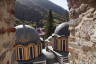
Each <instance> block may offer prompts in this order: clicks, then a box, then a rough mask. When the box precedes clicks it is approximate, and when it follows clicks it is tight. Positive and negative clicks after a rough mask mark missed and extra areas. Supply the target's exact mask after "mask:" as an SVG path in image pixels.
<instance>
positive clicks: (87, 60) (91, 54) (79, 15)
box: [67, 0, 96, 64]
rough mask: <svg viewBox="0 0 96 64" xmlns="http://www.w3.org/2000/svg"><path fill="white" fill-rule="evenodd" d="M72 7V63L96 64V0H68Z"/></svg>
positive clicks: (70, 44) (70, 42)
mask: <svg viewBox="0 0 96 64" xmlns="http://www.w3.org/2000/svg"><path fill="white" fill-rule="evenodd" d="M67 1H68V6H69V9H70V20H73V21H75V22H74V23H73V24H72V25H70V31H71V35H70V39H69V40H70V41H69V46H70V49H69V50H70V55H69V57H70V58H69V59H70V64H96V0H67Z"/></svg>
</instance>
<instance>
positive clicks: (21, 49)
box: [18, 47, 24, 60]
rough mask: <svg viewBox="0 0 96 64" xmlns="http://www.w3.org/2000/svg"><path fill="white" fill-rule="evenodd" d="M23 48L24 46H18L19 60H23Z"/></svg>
mask: <svg viewBox="0 0 96 64" xmlns="http://www.w3.org/2000/svg"><path fill="white" fill-rule="evenodd" d="M23 52H24V50H23V48H22V47H18V59H19V60H23Z"/></svg>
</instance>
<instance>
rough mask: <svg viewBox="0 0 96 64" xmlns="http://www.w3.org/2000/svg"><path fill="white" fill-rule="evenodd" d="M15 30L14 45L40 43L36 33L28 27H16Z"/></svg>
mask: <svg viewBox="0 0 96 64" xmlns="http://www.w3.org/2000/svg"><path fill="white" fill-rule="evenodd" d="M15 28H16V43H17V44H28V43H38V42H39V43H40V36H39V35H38V33H37V31H36V30H35V29H34V28H33V27H31V26H29V25H18V26H16V27H15Z"/></svg>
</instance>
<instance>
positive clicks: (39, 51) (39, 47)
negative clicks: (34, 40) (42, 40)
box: [38, 45, 41, 55]
mask: <svg viewBox="0 0 96 64" xmlns="http://www.w3.org/2000/svg"><path fill="white" fill-rule="evenodd" d="M40 54H41V46H40V45H39V46H38V55H40Z"/></svg>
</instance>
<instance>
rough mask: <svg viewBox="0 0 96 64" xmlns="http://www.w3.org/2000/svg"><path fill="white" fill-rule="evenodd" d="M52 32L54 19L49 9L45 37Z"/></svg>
mask: <svg viewBox="0 0 96 64" xmlns="http://www.w3.org/2000/svg"><path fill="white" fill-rule="evenodd" d="M53 32H54V20H53V15H52V11H51V10H49V14H48V20H47V24H46V37H49V36H51V35H52V33H53Z"/></svg>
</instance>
